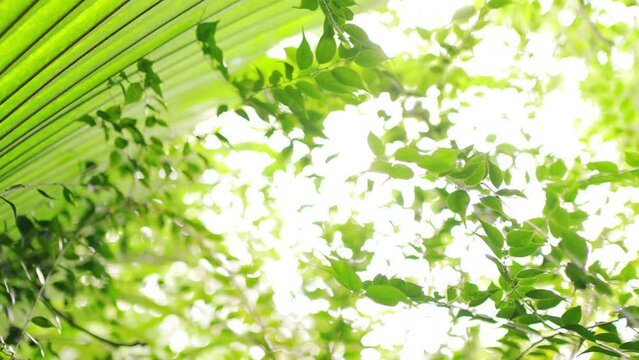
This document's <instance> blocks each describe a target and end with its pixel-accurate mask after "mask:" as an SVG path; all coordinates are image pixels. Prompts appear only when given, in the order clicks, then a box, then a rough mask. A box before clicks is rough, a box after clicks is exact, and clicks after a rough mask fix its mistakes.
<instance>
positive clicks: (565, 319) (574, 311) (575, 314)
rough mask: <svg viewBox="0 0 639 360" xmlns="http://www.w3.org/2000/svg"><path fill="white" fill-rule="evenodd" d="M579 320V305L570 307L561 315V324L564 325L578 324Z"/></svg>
mask: <svg viewBox="0 0 639 360" xmlns="http://www.w3.org/2000/svg"><path fill="white" fill-rule="evenodd" d="M579 321H581V306H575V307H573V308H570V309H568V310H566V312H565V313H564V314H563V315H561V324H562V325H564V326H565V325H573V324H579Z"/></svg>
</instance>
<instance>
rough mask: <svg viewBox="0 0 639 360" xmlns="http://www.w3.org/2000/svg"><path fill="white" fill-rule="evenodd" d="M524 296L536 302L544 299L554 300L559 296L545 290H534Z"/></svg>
mask: <svg viewBox="0 0 639 360" xmlns="http://www.w3.org/2000/svg"><path fill="white" fill-rule="evenodd" d="M526 296H527V297H529V298H531V299H536V300H545V299H555V298H559V297H560V296H559V295H558V294H557V293H555V292H554V291H550V290H546V289H534V290H530V291H528V292H527V293H526Z"/></svg>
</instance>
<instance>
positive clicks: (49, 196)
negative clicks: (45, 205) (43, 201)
mask: <svg viewBox="0 0 639 360" xmlns="http://www.w3.org/2000/svg"><path fill="white" fill-rule="evenodd" d="M37 190H38V192H39V193H40V195H42V196H44V197H45V198H47V199H51V200H55V198H54V197H52V196H51V195H49V194H47V193H46V192H44V190H42V189H37Z"/></svg>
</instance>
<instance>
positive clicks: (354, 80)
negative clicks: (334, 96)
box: [331, 66, 364, 89]
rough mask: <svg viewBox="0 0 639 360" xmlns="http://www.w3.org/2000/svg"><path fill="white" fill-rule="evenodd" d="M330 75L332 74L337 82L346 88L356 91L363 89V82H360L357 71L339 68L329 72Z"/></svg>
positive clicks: (343, 67)
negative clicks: (349, 87) (350, 87)
mask: <svg viewBox="0 0 639 360" xmlns="http://www.w3.org/2000/svg"><path fill="white" fill-rule="evenodd" d="M331 74H333V76H334V77H335V79H337V81H339V82H341V83H342V84H344V85H346V86H352V87H354V88H356V89H364V82H363V81H362V78H361V77H360V76H359V74H358V73H357V71H355V70H353V69H351V68H347V67H345V66H339V67H336V68H334V69H333V70H331Z"/></svg>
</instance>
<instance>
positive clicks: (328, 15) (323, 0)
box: [319, 0, 353, 47]
mask: <svg viewBox="0 0 639 360" xmlns="http://www.w3.org/2000/svg"><path fill="white" fill-rule="evenodd" d="M319 4H320V6H322V9H324V12H325V13H326V18H327V19H328V21H330V22H331V25H333V28H334V29H335V31H337V36H338V37H339V38H340V40H342V42H344V43H345V44H347V45H348V46H349V47H352V46H353V44H352V43H351V42H350V40H349V39H348V38H347V37H346V36H345V35H344V29H342V27H341V26H340V25H339V24H338V23H337V21H336V20H335V18H334V17H333V13H332V12H331V9H330V7H329V6H328V3H327V2H326V0H320V2H319Z"/></svg>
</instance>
